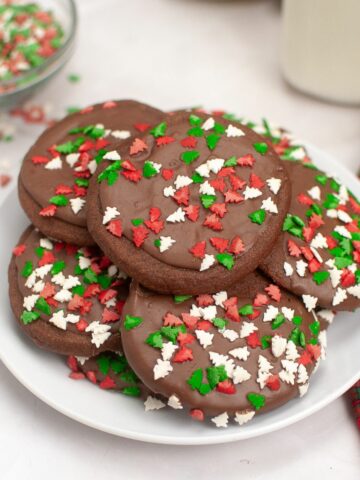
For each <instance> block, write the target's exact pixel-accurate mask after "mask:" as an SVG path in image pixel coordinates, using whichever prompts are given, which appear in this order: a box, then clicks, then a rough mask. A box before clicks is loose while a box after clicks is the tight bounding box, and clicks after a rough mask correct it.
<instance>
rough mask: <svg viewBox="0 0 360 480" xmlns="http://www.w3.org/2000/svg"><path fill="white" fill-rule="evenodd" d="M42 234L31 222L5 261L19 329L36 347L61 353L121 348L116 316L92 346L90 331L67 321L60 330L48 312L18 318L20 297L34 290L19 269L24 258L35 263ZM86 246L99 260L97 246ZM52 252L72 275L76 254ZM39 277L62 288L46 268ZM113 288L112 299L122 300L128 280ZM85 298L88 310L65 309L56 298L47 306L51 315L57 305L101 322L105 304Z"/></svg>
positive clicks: (94, 298)
mask: <svg viewBox="0 0 360 480" xmlns="http://www.w3.org/2000/svg"><path fill="white" fill-rule="evenodd" d="M42 238H45V237H44V236H43V235H42V234H41V233H39V232H38V231H36V230H35V229H34V228H33V227H32V226H30V227H28V228H27V229H26V230H25V232H24V233H23V234H22V235H21V237H20V239H19V245H25V247H26V249H25V251H24V253H22V254H21V255H19V256H15V255H13V256H12V259H11V262H10V265H9V296H10V302H11V306H12V309H13V312H14V315H15V317H16V319H17V321H18V324H19V325H20V327H21V328H22V330H23V331H24V332H25V333H26V335H28V336H29V337H30V338H31V339H32V340H33V341H34V342H35V343H36V344H37V345H38V346H39V347H41V348H45V349H46V350H51V351H54V352H57V353H60V354H64V355H80V356H93V355H96V354H97V353H99V352H102V351H104V350H115V351H117V350H119V349H120V348H121V339H120V334H119V325H120V320H119V319H118V320H117V321H115V322H111V323H109V324H108V325H110V326H111V329H110V330H109V332H110V333H111V335H110V336H109V337H108V338H107V339H106V341H105V342H103V343H102V344H101V345H100V346H99V347H96V345H95V344H94V343H93V342H92V334H91V333H90V332H86V331H80V330H79V329H78V328H77V326H76V324H73V323H67V326H66V330H62V329H60V328H58V327H57V326H55V325H54V324H52V323H50V322H49V318H50V315H47V314H45V313H44V312H39V313H41V314H40V317H39V318H38V319H37V320H35V321H33V322H31V323H29V324H24V322H23V321H22V320H21V318H20V317H21V315H22V313H23V311H24V310H25V307H24V305H23V303H24V298H25V297H27V296H29V295H32V294H34V291H33V289H32V288H28V287H27V286H26V285H25V283H26V281H27V278H28V277H27V278H25V277H24V276H23V275H22V274H21V272H22V270H23V268H24V266H25V264H26V262H32V264H33V266H34V269H35V268H36V267H37V265H38V261H39V257H38V256H37V254H36V252H35V249H36V248H37V247H39V245H40V239H42ZM76 248H77V247H75V252H76ZM90 248H91V249H92V254H93V256H92V257H91V258H92V260H93V261H100V260H101V258H103V254H102V253H101V251H100V250H99V249H98V247H90ZM78 251H79V250H78ZM54 255H55V257H56V261H64V262H65V268H64V269H63V271H62V272H63V274H64V276H65V277H67V276H69V275H72V276H74V270H75V268H76V266H77V264H78V260H77V258H76V256H75V255H74V254H69V253H67V252H66V250H65V249H62V250H61V251H58V252H55V253H54ZM95 259H96V260H95ZM110 264H111V263H110ZM114 279H115V277H114ZM39 280H41V277H39V276H37V278H36V281H39ZM42 281H43V282H44V283H45V284H50V285H52V286H54V287H55V291H56V292H59V291H60V290H61V288H62V287H61V286H59V285H55V284H54V282H53V281H52V275H51V273H50V272H49V273H47V274H46V275H45V276H44V277H43V279H42ZM80 281H81V284H82V285H84V287H85V288H86V287H88V286H89V285H90V284H89V283H84V282H83V281H82V280H80ZM113 288H114V289H115V290H116V291H117V296H116V300H117V301H119V300H123V301H124V300H125V298H126V297H127V293H128V281H125V280H121V282H120V284H119V285H118V286H114V287H113ZM101 290H102V289H101ZM40 295H41V294H40ZM53 296H54V295H52V297H53ZM87 301H90V302H91V309H90V311H89V312H85V311H84V312H82V313H81V314H80V312H79V310H78V309H75V310H74V309H69V307H68V302H66V301H58V302H57V304H56V305H53V306H51V315H53V314H54V313H55V312H57V311H58V310H60V309H61V310H64V312H65V314H76V315H79V314H80V318H81V319H82V320H85V321H86V322H87V323H88V324H90V323H92V322H94V321H99V322H100V323H103V322H102V316H103V312H104V309H105V307H106V305H105V304H103V303H101V302H100V301H99V299H98V297H97V296H96V295H95V296H91V297H87ZM109 309H110V310H114V309H113V307H109ZM33 310H34V309H33ZM37 311H38V310H37Z"/></svg>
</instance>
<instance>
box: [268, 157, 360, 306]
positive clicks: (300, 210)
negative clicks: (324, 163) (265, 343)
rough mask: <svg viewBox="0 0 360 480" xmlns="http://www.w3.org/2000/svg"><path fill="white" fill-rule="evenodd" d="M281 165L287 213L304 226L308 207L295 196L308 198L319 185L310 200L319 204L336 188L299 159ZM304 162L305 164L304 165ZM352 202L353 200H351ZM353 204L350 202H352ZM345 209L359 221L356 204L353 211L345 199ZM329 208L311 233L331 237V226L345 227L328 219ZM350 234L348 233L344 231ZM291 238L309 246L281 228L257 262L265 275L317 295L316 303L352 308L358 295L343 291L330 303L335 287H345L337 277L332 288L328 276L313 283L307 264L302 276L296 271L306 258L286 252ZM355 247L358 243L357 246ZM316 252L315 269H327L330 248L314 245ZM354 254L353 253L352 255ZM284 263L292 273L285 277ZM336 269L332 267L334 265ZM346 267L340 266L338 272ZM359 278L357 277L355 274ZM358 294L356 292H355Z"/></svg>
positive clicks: (296, 291)
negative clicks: (287, 194) (286, 184)
mask: <svg viewBox="0 0 360 480" xmlns="http://www.w3.org/2000/svg"><path fill="white" fill-rule="evenodd" d="M284 165H285V167H286V169H287V171H288V175H289V178H290V181H291V184H292V195H291V204H290V208H289V213H290V214H291V215H297V216H298V217H300V218H301V219H302V220H303V221H304V223H305V225H306V226H308V225H309V223H310V217H307V216H306V212H307V211H308V210H309V205H306V204H304V203H301V202H300V201H299V195H304V194H305V195H306V196H307V197H308V199H310V200H313V199H312V198H311V197H310V195H309V193H308V192H309V190H311V189H313V188H314V187H316V188H319V191H320V198H319V199H318V200H313V203H315V204H317V205H320V206H322V205H323V202H324V201H325V200H326V198H327V195H329V194H330V195H334V194H335V196H336V195H337V192H336V190H334V188H332V186H331V179H330V178H328V179H327V181H326V184H325V185H322V184H321V183H319V182H318V181H317V180H316V178H315V177H316V176H318V175H322V176H324V175H325V174H324V173H323V172H321V171H320V170H318V169H313V168H308V167H306V166H304V165H303V164H302V163H301V162H295V161H285V162H284ZM305 165H306V164H305ZM354 202H355V203H356V201H355V200H354ZM355 203H354V204H355ZM343 207H344V208H345V212H347V213H348V214H349V215H350V216H351V217H353V219H354V220H355V221H359V219H360V206H359V204H357V207H355V208H357V213H356V210H355V209H354V206H352V205H351V204H350V202H349V201H346V202H345V203H344V204H343ZM329 210H332V211H336V209H334V208H332V209H325V208H323V214H322V219H323V221H324V224H323V225H321V226H319V227H318V228H316V229H314V235H313V237H315V235H318V234H321V235H323V236H324V237H331V238H333V237H332V235H333V232H334V229H335V228H336V227H341V228H345V233H346V227H347V225H348V223H344V222H343V221H341V220H340V219H338V218H330V217H329V216H328V215H327V212H328V211H329ZM352 231H353V232H360V229H359V228H358V227H355V228H353V230H352ZM348 235H351V232H349V233H348ZM289 241H293V242H295V243H296V244H297V246H298V247H299V248H302V247H307V248H308V247H309V246H311V245H312V241H306V240H305V239H304V238H298V237H296V236H294V235H292V234H290V233H289V232H288V231H283V232H282V233H281V235H280V236H279V237H278V239H277V241H276V242H275V244H274V246H273V249H272V251H271V254H270V255H269V256H268V257H267V258H266V259H265V260H263V261H262V262H261V264H260V268H261V269H262V270H263V271H264V272H265V273H266V274H267V275H269V276H270V277H271V278H272V279H273V280H274V281H275V282H277V283H278V284H279V285H281V286H283V287H284V288H287V289H288V290H290V291H291V292H293V293H294V294H296V295H299V296H301V295H312V296H314V297H317V298H318V303H317V306H318V307H320V306H322V307H324V308H328V309H332V310H337V311H342V310H350V311H352V310H355V309H356V308H358V307H359V306H360V298H357V297H356V296H355V295H352V294H350V293H349V292H348V293H347V298H346V299H345V300H344V301H343V302H341V303H340V304H338V305H334V303H333V301H334V296H335V294H336V291H337V288H338V287H340V288H343V289H344V290H345V291H346V290H347V287H346V286H343V285H342V283H341V281H340V280H339V282H338V285H337V286H336V287H334V286H333V285H332V281H331V278H330V277H329V278H327V279H326V280H325V281H324V282H323V283H321V284H317V283H316V282H315V281H314V279H313V273H312V272H310V271H309V267H307V268H306V271H305V275H304V276H303V277H301V276H300V275H299V274H298V273H297V272H296V263H297V262H298V261H299V260H303V261H305V262H307V261H308V260H307V259H306V258H305V257H304V256H303V255H301V254H300V255H299V256H297V257H296V256H292V255H290V252H289V246H288V242H289ZM333 241H335V244H337V245H339V244H340V242H339V241H337V240H336V239H335V238H333ZM335 244H334V245H333V246H332V248H335V247H336V245H335ZM351 244H352V246H351V247H350V248H351V251H352V252H356V241H355V242H353V241H352V240H351ZM357 248H358V246H357ZM317 251H318V253H319V254H320V256H321V258H322V263H321V265H320V267H319V271H325V272H330V271H331V268H330V267H329V266H328V265H327V264H326V262H327V261H329V260H332V259H334V258H335V255H333V254H332V253H330V251H331V249H329V248H317ZM352 255H354V254H352ZM356 258H360V255H359V256H358V257H355V256H354V258H353V267H354V268H355V270H356V269H358V270H359V261H356ZM284 262H287V263H289V264H290V265H291V266H292V268H293V270H294V273H293V274H292V275H290V276H286V274H285V270H284ZM353 267H351V268H353ZM335 269H336V268H335ZM343 270H347V269H341V270H340V271H343ZM358 278H360V277H358ZM353 285H356V279H354V283H353ZM359 294H360V292H359Z"/></svg>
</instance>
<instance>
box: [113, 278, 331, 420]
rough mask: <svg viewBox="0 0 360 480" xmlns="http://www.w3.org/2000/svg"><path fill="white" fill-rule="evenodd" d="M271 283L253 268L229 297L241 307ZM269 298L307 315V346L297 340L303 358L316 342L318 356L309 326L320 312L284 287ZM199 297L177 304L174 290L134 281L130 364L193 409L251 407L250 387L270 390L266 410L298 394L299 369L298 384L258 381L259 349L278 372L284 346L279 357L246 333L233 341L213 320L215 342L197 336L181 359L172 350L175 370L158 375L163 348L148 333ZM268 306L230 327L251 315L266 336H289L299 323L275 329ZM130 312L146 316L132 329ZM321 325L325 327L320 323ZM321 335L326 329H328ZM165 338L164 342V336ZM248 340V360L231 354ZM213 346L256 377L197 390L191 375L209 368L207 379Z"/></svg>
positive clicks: (220, 312) (127, 347)
mask: <svg viewBox="0 0 360 480" xmlns="http://www.w3.org/2000/svg"><path fill="white" fill-rule="evenodd" d="M268 285H269V281H268V280H267V279H266V278H265V277H264V276H262V275H261V274H259V273H257V272H254V273H252V274H250V275H249V276H248V277H247V279H246V281H243V282H240V283H238V284H237V285H236V286H234V287H233V288H231V289H230V290H229V291H228V292H227V293H228V298H230V297H233V296H236V297H237V299H238V303H237V305H238V307H242V306H243V305H246V304H253V302H254V298H255V297H256V296H257V295H258V294H265V295H267V294H266V293H265V291H264V289H265V288H266V287H267V286H268ZM267 296H268V295H267ZM207 297H209V296H207ZM268 300H270V303H271V305H273V306H277V307H278V308H279V309H280V308H282V307H287V308H290V309H293V310H294V315H295V316H301V317H302V323H301V326H300V329H301V330H302V332H303V333H304V335H305V338H306V342H307V346H306V348H303V347H301V346H297V352H298V355H299V359H300V358H305V356H307V353H305V352H306V350H307V349H309V351H310V350H311V349H312V348H314V349H315V350H316V351H317V354H316V357H317V358H319V355H320V350H321V347H320V346H319V345H315V346H314V345H312V346H309V344H308V341H309V340H310V338H312V337H313V334H312V332H311V331H310V327H309V326H310V324H313V323H314V321H315V318H316V317H315V316H313V314H312V313H309V312H308V311H307V310H306V309H305V308H304V305H303V304H302V303H301V302H300V300H299V299H298V298H296V297H295V296H293V295H292V294H290V293H288V292H286V291H284V290H281V299H280V301H279V302H276V301H274V300H271V299H270V298H269V297H268ZM195 303H196V300H195V298H191V299H188V300H186V301H184V302H182V303H179V304H175V302H174V300H173V297H172V296H170V295H159V294H157V293H154V292H150V291H148V290H145V289H144V288H142V287H141V286H140V285H139V284H137V283H134V282H133V283H132V285H131V288H130V295H129V297H128V300H127V302H126V305H125V308H124V312H123V318H124V319H125V321H124V322H123V323H122V325H121V334H122V339H123V348H124V352H125V354H126V357H127V359H128V361H129V363H130V365H131V366H132V368H133V369H134V371H135V372H136V374H137V375H138V376H139V378H140V379H141V380H142V381H143V382H144V384H145V385H146V386H147V387H149V388H150V390H152V391H153V392H155V393H156V394H160V395H162V396H164V397H167V398H169V397H170V396H171V395H176V396H177V397H178V398H179V400H180V402H181V403H182V404H183V405H184V406H186V407H189V408H191V409H193V408H195V409H201V410H202V411H204V412H205V414H206V415H211V416H212V415H218V414H221V413H222V412H224V411H226V412H227V413H228V414H229V415H233V414H235V413H236V412H245V411H249V410H251V409H252V405H251V404H250V402H249V400H248V399H247V394H248V393H250V392H253V393H257V394H261V395H264V396H265V400H266V401H265V406H264V407H263V408H262V409H261V410H260V411H261V412H265V411H268V410H271V409H273V408H276V407H279V406H280V405H282V404H284V403H286V402H287V401H289V400H290V399H292V398H294V397H296V396H298V395H299V386H300V385H301V384H300V383H297V382H298V380H299V377H298V376H297V374H295V378H294V385H291V384H288V383H285V382H284V381H280V388H279V390H271V389H270V388H268V387H267V386H265V387H264V388H263V389H260V386H259V383H258V382H257V375H258V357H259V355H262V356H263V357H265V358H266V359H267V360H268V361H269V362H270V363H271V365H272V366H273V368H272V369H271V374H278V373H279V372H280V371H281V370H282V369H283V366H282V363H281V362H282V361H283V360H284V359H285V352H284V353H283V354H282V355H280V356H279V357H278V358H276V357H275V356H274V353H273V352H272V348H264V349H263V348H261V347H259V346H257V347H255V348H252V347H250V346H249V345H248V344H247V341H248V340H247V338H237V339H235V340H234V341H230V340H228V339H226V338H225V337H224V336H223V335H222V334H220V332H219V330H218V329H217V328H215V327H214V326H211V328H210V329H209V330H208V332H210V333H212V334H214V337H213V339H212V344H211V345H210V346H207V347H206V348H203V347H202V346H201V345H200V342H199V341H198V340H197V339H196V338H195V339H194V341H193V342H192V343H189V344H187V345H186V346H187V347H188V348H189V349H191V350H192V353H193V360H191V361H184V362H182V363H176V362H174V361H173V360H174V358H175V357H174V356H173V357H172V359H171V361H170V363H171V366H172V368H173V370H172V371H171V372H170V373H169V374H168V375H167V376H165V377H164V378H159V379H157V380H155V379H154V371H153V367H154V365H155V364H156V362H157V360H158V359H161V350H160V349H159V348H154V347H152V346H150V345H149V344H147V343H146V339H147V338H148V336H149V334H151V333H153V332H156V331H158V330H159V329H160V328H161V327H162V326H163V319H164V316H165V315H166V314H168V313H169V312H170V313H171V314H173V315H175V316H176V317H178V318H180V319H183V320H184V317H183V316H182V314H183V313H185V312H187V313H188V312H189V311H190V309H191V307H192V305H194V304H195ZM267 308H268V306H260V307H254V309H255V310H259V311H260V314H259V316H258V317H257V318H255V319H252V320H250V319H248V318H246V317H243V316H242V317H241V321H240V323H237V322H235V321H232V320H228V324H227V327H226V328H227V329H232V330H235V331H237V332H239V331H240V329H241V328H242V326H243V325H244V322H245V321H247V322H253V323H254V324H255V326H256V327H257V328H258V330H256V332H257V334H258V337H259V338H262V337H263V336H264V335H265V336H266V335H271V336H274V335H278V336H281V337H284V338H288V337H289V335H290V334H291V332H292V331H293V330H294V328H295V324H294V323H293V322H292V321H290V320H288V319H286V320H285V322H284V323H283V324H282V325H281V326H280V327H279V328H277V329H275V330H274V329H272V322H271V321H270V322H269V321H266V322H265V321H263V314H264V312H265V310H266V309H267ZM127 316H135V317H140V318H142V319H143V321H142V323H141V324H140V325H138V326H136V327H135V328H132V329H127V328H126V318H127ZM225 316H226V313H225V311H224V309H223V308H222V307H220V306H218V307H217V314H216V317H220V318H224V317H225ZM318 327H319V328H320V326H319V325H318ZM312 328H313V326H312ZM195 330H196V328H195ZM195 330H192V329H189V328H187V329H186V332H187V333H190V334H192V335H193V336H195ZM321 335H323V333H322V334H321ZM163 342H164V343H165V337H163ZM289 343H292V342H289V341H288V344H289ZM247 345H248V350H249V352H250V355H249V356H248V358H247V360H245V361H244V360H237V359H235V358H234V357H232V356H231V354H229V351H231V350H233V349H236V348H238V347H244V346H247ZM178 351H179V348H178V349H177V350H176V351H175V355H176V353H177V352H178ZM209 352H217V353H219V354H222V355H228V358H233V360H234V364H235V365H236V366H242V367H243V368H245V369H246V370H247V371H248V372H249V373H250V374H251V378H250V379H248V380H246V381H244V382H243V383H238V384H236V385H235V388H236V392H235V394H225V393H221V392H219V391H217V390H216V389H214V390H212V391H211V392H210V393H208V394H206V395H201V394H200V393H199V392H198V391H197V390H192V389H191V388H190V386H189V385H188V383H187V380H188V379H189V378H190V376H191V375H192V373H193V372H194V371H195V370H196V369H199V368H200V369H204V377H203V381H205V382H206V373H205V369H206V368H207V367H210V366H212V363H211V361H210V358H209ZM299 359H298V361H299ZM305 363H306V362H305ZM315 363H316V360H315V358H312V359H311V361H310V362H309V363H307V364H306V367H305V368H306V370H307V374H308V375H309V376H310V374H311V372H312V370H313V368H314V364H315ZM304 383H307V382H304Z"/></svg>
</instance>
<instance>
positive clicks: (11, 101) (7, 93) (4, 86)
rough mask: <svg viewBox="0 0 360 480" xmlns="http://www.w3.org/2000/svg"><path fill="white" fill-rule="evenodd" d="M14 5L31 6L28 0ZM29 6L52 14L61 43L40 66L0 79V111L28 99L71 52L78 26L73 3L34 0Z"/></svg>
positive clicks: (65, 60) (54, 72)
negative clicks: (40, 8)
mask: <svg viewBox="0 0 360 480" xmlns="http://www.w3.org/2000/svg"><path fill="white" fill-rule="evenodd" d="M14 3H16V4H17V3H19V4H24V3H32V0H27V1H24V0H23V1H21V0H19V1H18V2H14ZM33 3H36V4H38V5H40V6H41V7H42V8H43V9H44V10H50V11H51V12H52V13H53V14H54V17H55V18H56V20H57V21H58V22H59V23H60V25H61V27H62V29H63V32H64V36H63V41H62V44H61V46H60V47H59V48H58V49H57V50H56V52H55V53H54V54H53V55H51V56H50V57H48V58H46V59H45V61H44V62H43V63H42V64H41V65H39V66H37V67H33V68H31V69H30V70H27V71H26V72H24V73H22V74H20V75H16V76H14V77H12V78H11V79H10V80H0V109H10V108H13V107H15V106H16V105H19V104H21V103H23V102H25V101H26V100H28V99H29V98H30V97H31V96H32V95H33V94H34V93H35V92H36V91H37V90H39V89H40V88H42V87H44V85H45V84H46V83H48V82H49V81H50V80H51V79H52V78H53V77H54V76H55V75H56V74H57V73H58V72H59V71H60V70H61V68H62V67H63V66H64V65H65V64H66V63H67V61H68V60H69V59H70V57H71V55H72V53H73V50H74V40H75V34H76V30H77V23H78V22H77V10H76V6H75V2H74V0H34V2H33Z"/></svg>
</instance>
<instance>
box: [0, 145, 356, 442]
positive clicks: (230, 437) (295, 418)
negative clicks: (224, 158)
mask: <svg viewBox="0 0 360 480" xmlns="http://www.w3.org/2000/svg"><path fill="white" fill-rule="evenodd" d="M298 143H299V144H300V145H303V146H304V147H305V148H307V149H308V150H309V151H310V152H311V154H310V156H311V157H314V158H316V156H318V155H319V156H322V157H327V158H328V159H330V163H331V164H334V165H336V169H337V172H336V173H340V176H345V177H348V178H351V180H352V181H354V182H357V183H359V188H360V182H359V179H358V178H357V177H356V175H355V174H354V173H353V172H352V171H351V170H349V169H348V168H347V167H346V166H344V165H342V164H341V163H340V162H339V161H338V160H337V159H336V157H334V156H333V155H331V154H329V153H327V152H326V151H323V150H322V149H320V148H319V147H316V146H315V145H313V144H312V143H310V142H308V141H299V142H298ZM315 163H316V161H315ZM15 189H16V183H14V184H13V186H12V187H11V188H10V189H9V190H8V191H7V192H6V194H5V195H3V197H2V199H1V201H0V207H1V206H2V204H3V203H4V202H5V200H6V199H7V198H8V196H9V195H10V194H11V193H12V192H13V191H14V190H15ZM0 360H1V362H2V363H3V364H4V366H5V367H6V368H7V369H8V370H9V372H10V373H11V374H12V375H13V376H14V377H15V378H16V380H17V381H18V382H19V383H21V384H22V385H23V386H24V387H25V388H26V389H27V390H28V391H29V392H30V393H31V394H33V395H35V396H36V397H37V398H38V399H39V400H41V401H42V402H44V403H45V404H46V405H48V406H49V407H51V408H53V409H54V410H56V411H57V412H59V413H61V414H63V415H65V416H67V417H68V418H70V419H72V420H75V421H77V422H79V423H81V424H83V425H86V426H88V427H90V428H93V429H95V430H99V431H102V432H105V433H108V434H111V435H114V436H117V437H120V438H126V439H130V440H136V441H141V442H145V443H153V444H167V445H182V446H192V445H216V444H223V443H230V442H234V441H240V440H246V439H249V438H254V437H258V436H262V435H267V434H269V433H271V432H274V431H277V430H280V429H282V428H285V427H287V426H290V425H293V424H295V423H297V422H299V421H301V420H303V419H304V418H307V417H309V416H311V415H313V414H314V413H316V412H318V411H320V410H322V409H323V408H325V407H326V406H327V405H329V404H330V403H332V402H333V401H334V400H336V399H337V398H339V397H340V396H341V395H343V394H344V393H345V392H346V391H347V390H348V389H349V388H350V387H351V386H352V385H353V384H354V383H355V382H356V381H357V380H358V379H359V378H360V369H359V371H358V372H357V373H356V374H354V375H353V376H352V377H351V378H350V379H348V381H347V382H345V383H343V384H342V385H341V386H339V388H337V389H335V390H334V391H333V392H332V393H331V394H328V395H327V396H326V397H325V398H324V399H323V400H320V401H318V402H317V403H315V404H314V405H310V406H309V407H308V408H305V409H302V410H300V411H299V412H298V413H295V414H292V416H291V417H290V418H284V419H281V420H278V421H277V422H276V423H275V424H270V425H265V426H262V427H260V430H261V431H260V432H259V431H258V430H257V429H254V430H253V431H249V432H247V433H245V435H244V430H243V431H242V434H240V430H239V431H237V432H236V431H235V432H231V431H229V430H226V429H224V430H219V433H218V434H217V435H216V436H213V435H211V436H208V435H206V434H205V432H206V431H205V430H204V434H201V435H198V436H197V437H189V436H181V437H174V436H167V435H159V434H149V433H141V434H139V433H137V432H132V431H131V430H128V429H123V428H119V427H116V428H113V427H111V426H110V425H106V424H104V423H102V422H99V421H94V422H93V421H92V420H91V419H90V418H89V417H88V416H85V415H84V416H83V415H81V414H79V413H74V412H73V411H71V409H69V408H68V407H64V406H63V405H61V402H58V401H55V400H53V399H51V398H49V397H48V396H47V395H46V394H43V392H42V391H41V389H39V388H36V387H33V386H32V385H31V381H29V380H28V379H27V378H25V377H24V376H23V375H22V374H21V372H19V371H18V369H16V368H15V367H14V366H13V365H12V363H11V361H10V360H9V359H8V358H7V357H6V355H4V352H3V351H2V350H0ZM270 414H271V412H270Z"/></svg>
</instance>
